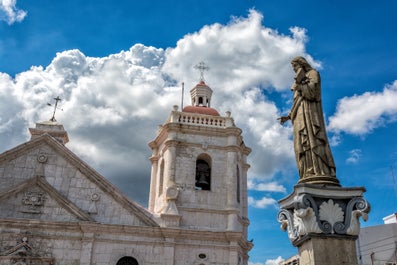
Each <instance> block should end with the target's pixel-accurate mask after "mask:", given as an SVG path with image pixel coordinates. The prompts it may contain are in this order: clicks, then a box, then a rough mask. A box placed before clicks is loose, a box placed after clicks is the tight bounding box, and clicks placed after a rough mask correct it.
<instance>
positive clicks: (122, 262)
mask: <svg viewBox="0 0 397 265" xmlns="http://www.w3.org/2000/svg"><path fill="white" fill-rule="evenodd" d="M116 265H139V264H138V261H137V260H136V259H135V258H133V257H122V258H121V259H119V261H117V264H116Z"/></svg>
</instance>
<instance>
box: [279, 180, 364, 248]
mask: <svg viewBox="0 0 397 265" xmlns="http://www.w3.org/2000/svg"><path fill="white" fill-rule="evenodd" d="M307 187H308V186H307V185H298V186H296V187H295V190H294V193H293V194H292V195H290V196H289V197H287V198H285V199H283V200H281V201H280V202H279V203H280V206H281V210H280V211H279V213H278V221H279V222H280V224H281V229H282V230H284V231H288V237H289V239H290V240H291V242H292V243H293V244H294V245H298V244H299V243H301V241H302V240H305V238H307V236H310V235H312V234H326V235H327V236H357V235H358V234H359V232H360V222H359V218H360V216H362V218H363V220H364V221H366V220H367V213H368V212H369V210H370V206H369V204H368V202H367V201H366V200H365V199H364V198H363V197H362V196H361V195H362V192H363V189H362V188H356V189H353V188H350V189H344V188H338V187H334V188H330V187H316V186H314V185H310V186H309V187H310V188H307ZM332 194H333V195H332ZM325 195H326V196H325Z"/></svg>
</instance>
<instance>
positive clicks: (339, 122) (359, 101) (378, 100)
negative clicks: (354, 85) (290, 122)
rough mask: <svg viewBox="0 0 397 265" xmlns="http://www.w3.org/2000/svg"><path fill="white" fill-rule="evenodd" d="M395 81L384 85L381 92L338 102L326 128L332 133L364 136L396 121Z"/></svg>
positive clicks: (396, 87)
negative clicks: (342, 132)
mask: <svg viewBox="0 0 397 265" xmlns="http://www.w3.org/2000/svg"><path fill="white" fill-rule="evenodd" d="M396 102H397V81H394V83H393V84H391V85H386V86H385V88H384V89H383V91H382V92H365V93H364V94H362V95H354V96H352V97H344V98H342V99H341V100H339V102H338V105H337V109H336V113H335V114H334V115H333V116H332V117H330V118H329V126H328V128H329V129H330V130H331V131H334V132H341V131H344V132H346V133H350V134H356V135H365V134H367V133H370V132H372V131H373V130H374V129H375V128H377V127H380V126H383V125H385V124H386V123H389V122H395V121H396V117H397V116H396V115H397V104H396Z"/></svg>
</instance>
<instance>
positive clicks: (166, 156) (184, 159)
mask: <svg viewBox="0 0 397 265" xmlns="http://www.w3.org/2000/svg"><path fill="white" fill-rule="evenodd" d="M197 68H199V70H200V71H201V80H200V81H199V83H198V84H197V85H196V86H195V87H193V88H192V89H191V90H190V95H191V105H190V106H186V107H184V108H183V109H182V110H181V111H179V110H178V106H174V109H173V111H171V114H170V115H169V117H168V119H167V120H166V122H165V123H164V124H163V125H161V126H160V127H159V130H158V132H157V137H156V138H155V139H154V140H153V141H152V142H150V143H149V146H150V147H151V149H152V151H153V154H152V157H151V158H150V159H151V162H152V173H151V186H150V195H149V211H150V212H152V213H153V214H154V215H155V216H158V217H159V218H160V219H161V225H162V226H164V227H180V228H185V229H194V230H205V231H231V232H238V233H237V234H238V235H239V236H240V237H241V238H243V239H244V241H246V238H247V227H248V224H249V221H248V216H247V170H248V168H249V165H248V164H247V156H248V155H249V153H250V152H251V149H250V148H248V147H247V146H245V144H244V141H243V138H242V135H241V134H242V130H241V129H240V128H238V127H236V125H235V124H234V121H233V118H232V117H231V113H230V112H226V115H225V116H221V115H220V114H219V113H218V111H217V110H216V109H214V108H212V107H211V97H212V92H213V91H212V89H211V88H210V87H209V86H208V85H207V84H206V83H205V81H204V78H203V71H204V70H206V69H207V68H206V67H205V66H204V65H203V64H199V65H198V66H197Z"/></svg>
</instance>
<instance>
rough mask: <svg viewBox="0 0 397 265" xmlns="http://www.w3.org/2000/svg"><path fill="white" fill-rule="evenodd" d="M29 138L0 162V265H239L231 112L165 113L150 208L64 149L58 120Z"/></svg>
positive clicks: (241, 197) (241, 150) (240, 153)
mask: <svg viewBox="0 0 397 265" xmlns="http://www.w3.org/2000/svg"><path fill="white" fill-rule="evenodd" d="M193 90H194V89H193ZM204 90H205V89H204ZM194 92H197V91H194ZM196 94H197V93H196ZM199 95H200V91H199V92H198V96H199ZM209 100H210V99H209ZM206 101H208V99H207V98H206ZM186 116H189V117H190V118H189V121H187V120H184V119H183V117H186ZM192 117H194V119H195V121H198V120H200V121H201V122H200V123H198V122H196V123H192V122H191V118H192ZM30 131H31V133H32V139H31V140H30V141H28V142H26V143H23V144H21V145H19V146H17V147H15V148H13V149H11V150H9V151H6V152H4V153H2V154H0V265H2V264H17V265H22V264H32V265H34V264H56V265H73V264H76V265H77V264H81V265H89V264H93V265H94V264H95V265H105V264H106V265H109V264H114V265H121V264H133V265H135V264H140V265H141V264H145V265H146V264H153V265H154V264H156V265H158V264H165V265H166V264H169V265H174V264H175V265H178V264H180V265H185V264H197V265H203V264H204V265H209V264H217V265H221V264H239V265H243V264H247V263H248V251H249V250H250V249H251V248H252V243H251V242H249V241H247V227H248V224H249V221H248V218H247V186H246V180H247V170H248V168H249V165H248V164H247V163H246V157H247V156H248V154H249V152H250V149H249V148H247V147H245V145H244V143H243V141H242V137H241V130H240V129H239V128H237V127H236V126H235V125H234V122H233V119H232V118H231V117H230V114H227V115H226V116H225V117H221V116H213V115H207V114H205V113H204V114H200V113H184V112H183V111H177V109H176V108H175V109H174V110H173V111H172V112H171V115H170V117H169V118H168V120H167V121H166V123H165V124H164V125H163V126H162V127H161V128H160V130H159V132H158V136H157V137H156V139H155V140H154V141H152V142H151V143H150V147H151V148H152V149H153V156H152V157H151V158H150V159H151V161H152V176H151V178H152V180H151V187H150V190H151V191H150V198H149V209H145V208H144V207H142V206H140V205H139V204H137V203H136V202H134V201H132V200H130V199H129V198H127V197H126V196H125V195H123V194H122V193H121V192H120V191H119V190H118V189H117V188H116V187H115V186H113V184H111V183H110V182H109V181H108V180H107V179H106V178H105V177H103V176H101V175H100V174H99V173H97V172H96V171H95V170H94V169H92V168H91V167H90V166H89V165H88V164H86V163H85V162H84V161H82V160H81V159H80V158H79V157H77V156H76V155H75V154H74V153H73V152H71V151H70V150H69V149H68V148H67V147H65V144H66V142H67V141H68V140H69V138H68V136H67V133H66V131H65V130H64V128H63V126H62V125H60V124H59V123H58V122H56V121H49V122H44V123H37V124H36V128H35V129H31V130H30ZM203 161H204V162H203ZM205 161H208V163H209V166H210V169H207V168H206V171H205V172H206V174H207V175H206V177H207V179H205V185H207V186H205V187H204V186H200V187H202V189H197V185H199V184H197V174H198V172H197V171H200V169H198V167H197V163H204V164H205V163H206V162H205ZM200 165H202V164H200ZM200 172H204V171H200ZM200 172H199V173H200ZM208 177H210V178H208ZM208 180H209V181H210V183H208ZM202 181H203V182H204V180H202ZM200 185H201V184H200ZM209 185H210V186H209Z"/></svg>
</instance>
